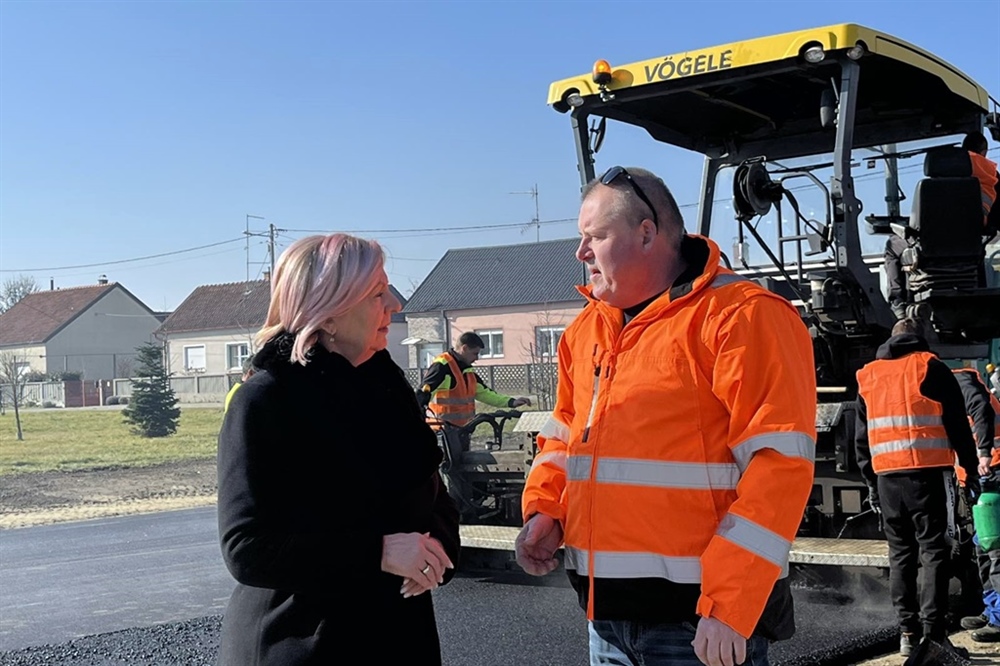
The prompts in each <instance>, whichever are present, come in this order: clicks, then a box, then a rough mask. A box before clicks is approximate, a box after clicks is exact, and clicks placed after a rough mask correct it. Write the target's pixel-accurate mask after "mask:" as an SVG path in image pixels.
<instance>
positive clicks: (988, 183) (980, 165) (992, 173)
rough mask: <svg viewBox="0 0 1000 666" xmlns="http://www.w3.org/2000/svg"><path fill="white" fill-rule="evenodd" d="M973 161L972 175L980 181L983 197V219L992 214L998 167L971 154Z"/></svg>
mask: <svg viewBox="0 0 1000 666" xmlns="http://www.w3.org/2000/svg"><path fill="white" fill-rule="evenodd" d="M969 159H971V160H972V175H973V176H975V177H976V178H978V179H979V189H980V190H981V191H982V196H983V218H984V221H985V218H986V216H988V215H989V214H990V209H991V208H992V207H993V201H994V200H995V199H996V196H997V191H996V186H997V165H996V164H994V163H993V162H992V161H990V160H988V159H986V158H985V157H983V156H982V155H980V154H979V153H973V152H971V151H970V152H969Z"/></svg>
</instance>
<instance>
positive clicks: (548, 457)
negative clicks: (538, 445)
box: [531, 451, 567, 470]
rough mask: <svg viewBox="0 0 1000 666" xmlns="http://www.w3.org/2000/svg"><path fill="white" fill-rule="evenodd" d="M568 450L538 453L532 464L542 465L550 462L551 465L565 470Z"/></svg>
mask: <svg viewBox="0 0 1000 666" xmlns="http://www.w3.org/2000/svg"><path fill="white" fill-rule="evenodd" d="M566 457H567V456H566V452H565V451H553V452H552V453H542V454H540V455H538V456H537V457H536V458H535V459H534V460H533V461H532V462H531V466H532V467H534V466H536V465H541V464H542V463H548V464H550V465H555V466H556V467H558V468H560V469H562V470H565V469H566Z"/></svg>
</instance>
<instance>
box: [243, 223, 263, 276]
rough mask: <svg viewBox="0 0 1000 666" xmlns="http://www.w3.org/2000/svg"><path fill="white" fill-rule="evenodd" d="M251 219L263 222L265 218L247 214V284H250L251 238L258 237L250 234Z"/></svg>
mask: <svg viewBox="0 0 1000 666" xmlns="http://www.w3.org/2000/svg"><path fill="white" fill-rule="evenodd" d="M251 219H253V220H263V219H264V218H263V217H261V216H260V215H250V214H249V213H247V227H246V231H244V232H243V235H244V236H246V239H247V241H246V253H247V282H250V237H251V236H255V235H256V234H252V233H250V220H251Z"/></svg>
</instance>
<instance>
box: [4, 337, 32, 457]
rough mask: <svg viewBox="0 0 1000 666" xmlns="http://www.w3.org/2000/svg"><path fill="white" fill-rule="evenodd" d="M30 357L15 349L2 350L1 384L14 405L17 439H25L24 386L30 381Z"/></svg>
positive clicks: (5, 394) (5, 395)
mask: <svg viewBox="0 0 1000 666" xmlns="http://www.w3.org/2000/svg"><path fill="white" fill-rule="evenodd" d="M27 370H28V357H27V356H25V355H23V354H18V353H17V352H13V351H3V352H0V384H2V385H3V386H2V390H3V393H4V397H5V398H6V397H10V401H11V404H12V405H13V406H14V422H15V423H17V440H18V441H19V442H20V441H24V432H23V431H22V430H21V404H22V403H23V402H24V386H25V384H26V383H27V381H28V373H27Z"/></svg>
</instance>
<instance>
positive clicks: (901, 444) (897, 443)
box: [871, 437, 951, 456]
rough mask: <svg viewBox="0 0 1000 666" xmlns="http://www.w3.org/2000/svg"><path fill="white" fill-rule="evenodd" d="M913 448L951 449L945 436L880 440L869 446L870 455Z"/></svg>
mask: <svg viewBox="0 0 1000 666" xmlns="http://www.w3.org/2000/svg"><path fill="white" fill-rule="evenodd" d="M915 449H920V450H933V449H944V450H945V451H949V450H951V444H950V443H949V442H948V438H947V437H935V438H933V439H897V440H893V441H891V442H882V443H881V444H875V445H874V446H872V447H871V450H872V455H873V456H877V455H881V454H883V453H899V452H900V451H912V450H915Z"/></svg>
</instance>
